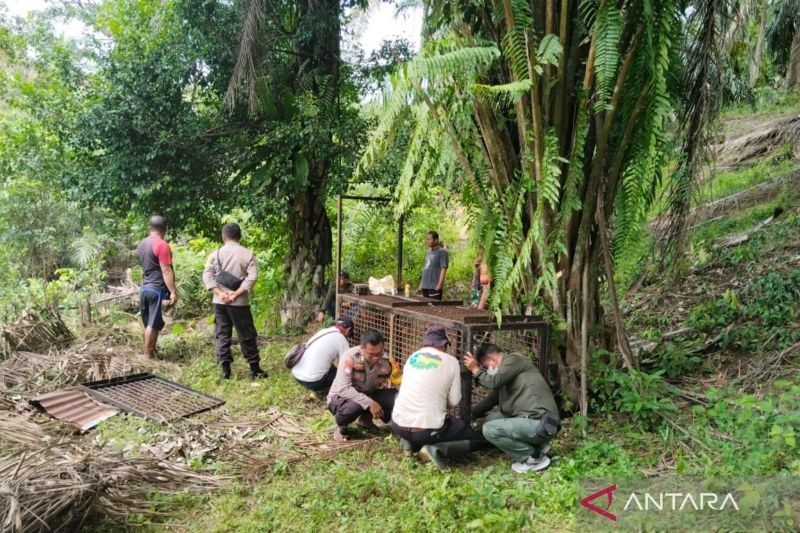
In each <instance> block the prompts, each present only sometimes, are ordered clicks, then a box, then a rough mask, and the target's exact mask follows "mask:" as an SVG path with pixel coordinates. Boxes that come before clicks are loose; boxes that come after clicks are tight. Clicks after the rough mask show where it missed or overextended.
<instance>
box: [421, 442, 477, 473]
mask: <svg viewBox="0 0 800 533" xmlns="http://www.w3.org/2000/svg"><path fill="white" fill-rule="evenodd" d="M422 450H423V452H424V455H426V456H427V457H428V458H430V460H431V461H432V462H433V464H435V465H436V467H437V468H438V469H439V470H447V464H445V462H444V460H445V458H447V459H452V458H454V457H461V456H464V455H467V454H468V453H469V452H470V451H472V442H471V441H469V440H454V441H451V442H440V443H438V444H428V445H426V446H423V448H422Z"/></svg>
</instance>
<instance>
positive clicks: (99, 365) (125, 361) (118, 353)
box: [0, 342, 148, 392]
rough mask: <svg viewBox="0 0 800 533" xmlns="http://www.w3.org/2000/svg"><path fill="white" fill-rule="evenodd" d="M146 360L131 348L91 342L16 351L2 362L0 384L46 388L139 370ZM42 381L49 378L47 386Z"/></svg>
mask: <svg viewBox="0 0 800 533" xmlns="http://www.w3.org/2000/svg"><path fill="white" fill-rule="evenodd" d="M146 363H147V362H146V361H145V360H144V359H143V358H141V357H140V356H139V355H138V354H136V353H135V352H133V351H132V350H130V349H125V348H113V349H112V348H107V349H99V348H96V347H94V346H93V344H92V343H91V342H87V343H84V344H83V345H81V346H77V347H72V348H69V349H65V350H62V351H60V352H55V351H52V352H49V353H36V352H15V353H13V354H12V355H11V357H9V358H8V359H6V360H5V361H2V362H0V387H6V388H10V389H15V390H19V391H31V390H35V391H36V392H44V391H46V390H52V389H56V388H59V387H63V386H66V385H74V384H76V383H80V382H84V381H97V380H101V379H109V378H112V377H116V376H122V375H126V374H130V373H134V372H139V371H142V370H145V369H146V368H147V366H148V365H147V364H146ZM40 381H46V382H47V383H46V386H43V384H42V383H39V382H40Z"/></svg>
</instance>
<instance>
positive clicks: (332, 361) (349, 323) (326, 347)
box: [292, 316, 353, 401]
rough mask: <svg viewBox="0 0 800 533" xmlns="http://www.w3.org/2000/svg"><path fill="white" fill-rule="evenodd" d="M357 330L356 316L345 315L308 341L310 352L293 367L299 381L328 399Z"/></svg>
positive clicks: (307, 348)
mask: <svg viewBox="0 0 800 533" xmlns="http://www.w3.org/2000/svg"><path fill="white" fill-rule="evenodd" d="M352 332H353V319H352V318H350V317H349V316H342V317H339V318H337V319H336V322H334V323H333V326H331V327H329V328H325V329H321V330H319V331H318V332H316V333H315V334H314V335H313V336H312V337H311V338H310V339H308V341H306V351H305V353H304V354H303V357H302V358H301V359H300V362H298V363H297V364H296V365H295V366H294V367H293V368H292V376H293V377H294V379H295V381H297V382H298V383H299V384H300V385H302V386H303V387H305V388H306V389H308V390H310V391H311V392H313V393H314V396H316V397H317V398H319V399H320V400H321V401H325V398H326V396H327V395H328V390H330V388H331V384H332V383H333V380H334V378H335V377H336V364H337V363H338V361H339V357H341V355H342V354H343V353H344V352H345V351H346V350H349V349H350V344H349V343H348V342H347V337H349V336H350V334H351V333H352Z"/></svg>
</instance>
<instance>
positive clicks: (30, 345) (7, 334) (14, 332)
mask: <svg viewBox="0 0 800 533" xmlns="http://www.w3.org/2000/svg"><path fill="white" fill-rule="evenodd" d="M72 339H73V336H72V332H70V330H69V328H68V327H67V326H66V324H64V321H63V320H61V316H60V315H59V314H58V311H57V310H52V309H43V310H38V311H34V310H29V311H27V312H26V313H25V314H23V316H22V318H20V320H18V321H17V323H16V324H13V325H4V326H2V328H1V329H0V356H7V355H9V354H10V353H11V352H13V351H39V350H46V349H50V348H51V347H53V346H65V345H67V344H69V343H70V342H71V341H72Z"/></svg>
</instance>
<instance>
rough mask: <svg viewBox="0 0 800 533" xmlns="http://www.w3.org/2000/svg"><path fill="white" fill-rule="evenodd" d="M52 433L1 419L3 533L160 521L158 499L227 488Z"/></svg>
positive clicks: (217, 480) (218, 480) (9, 417)
mask: <svg viewBox="0 0 800 533" xmlns="http://www.w3.org/2000/svg"><path fill="white" fill-rule="evenodd" d="M51 425H52V423H47V424H36V423H34V422H32V421H31V420H29V419H27V418H26V417H24V416H21V415H14V414H11V413H3V414H2V416H0V442H2V449H3V453H4V454H6V456H5V457H4V458H3V459H0V479H2V480H3V481H2V483H0V529H2V530H3V531H51V530H72V529H78V528H79V527H80V525H81V524H82V523H84V522H85V521H86V520H87V519H88V518H93V517H101V516H107V517H111V518H115V519H119V520H124V519H126V518H127V517H128V516H130V515H131V514H141V515H143V516H147V515H155V514H159V510H158V509H155V508H154V505H153V501H152V500H151V498H150V495H151V494H152V493H153V492H158V493H161V494H165V495H172V494H177V493H194V494H204V493H208V492H210V491H212V490H215V489H217V488H219V487H220V486H221V484H222V482H223V481H224V478H222V477H220V476H214V475H209V474H205V473H198V472H194V471H192V470H190V469H188V468H187V467H185V466H181V465H176V464H172V463H169V462H166V461H161V460H158V459H156V458H153V457H148V456H140V457H132V458H131V457H124V456H122V455H121V454H120V453H119V452H116V451H112V450H109V449H106V448H101V447H87V446H86V443H85V442H79V441H78V440H76V439H74V438H72V437H70V436H67V435H61V436H60V437H53V436H52V435H49V433H48V432H47V431H45V429H44V428H45V427H49V426H51Z"/></svg>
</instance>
